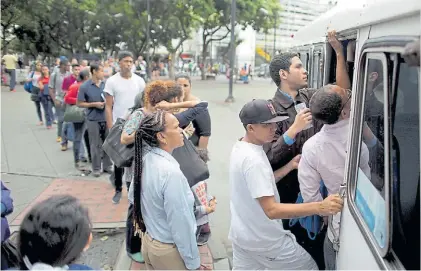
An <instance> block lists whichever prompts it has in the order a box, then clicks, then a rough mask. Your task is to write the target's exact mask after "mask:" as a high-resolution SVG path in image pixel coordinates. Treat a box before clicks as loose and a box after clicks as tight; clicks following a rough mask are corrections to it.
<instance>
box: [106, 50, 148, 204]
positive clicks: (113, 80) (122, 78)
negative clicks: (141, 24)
mask: <svg viewBox="0 0 421 271" xmlns="http://www.w3.org/2000/svg"><path fill="white" fill-rule="evenodd" d="M118 61H119V65H120V71H119V72H118V73H116V74H114V75H113V76H111V77H110V78H108V80H107V82H106V83H105V88H104V92H105V99H106V105H105V118H106V121H107V128H108V129H111V128H112V127H113V125H114V123H115V122H116V120H117V119H118V118H123V119H125V118H126V115H127V111H128V110H129V108H132V107H133V105H134V100H135V97H136V95H137V94H139V93H141V92H143V90H144V89H145V81H144V80H143V79H142V78H141V77H140V76H138V75H136V74H133V73H132V72H131V68H132V66H133V54H132V53H131V52H127V51H122V52H120V53H119V54H118ZM123 174H124V168H117V167H116V166H114V185H115V194H114V196H113V199H112V201H113V203H115V204H117V203H119V202H120V200H121V191H122V189H123Z"/></svg>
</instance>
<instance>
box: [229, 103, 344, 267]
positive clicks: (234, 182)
mask: <svg viewBox="0 0 421 271" xmlns="http://www.w3.org/2000/svg"><path fill="white" fill-rule="evenodd" d="M286 119H288V115H287V114H283V115H279V114H277V113H276V112H275V109H274V107H273V105H272V104H271V103H270V102H269V101H266V100H253V101H251V102H249V103H247V104H246V105H245V106H244V107H243V109H242V110H241V112H240V120H241V122H242V123H243V126H244V128H245V129H246V135H245V136H244V137H243V138H241V139H240V140H239V141H237V142H236V143H235V145H234V147H233V150H232V153H231V158H230V169H229V171H230V172H229V176H230V198H231V201H230V210H231V227H230V232H229V238H230V240H231V241H232V243H233V253H234V257H233V263H234V266H233V270H264V269H280V270H317V269H318V267H317V264H316V263H315V262H314V260H313V259H312V258H311V256H310V255H309V254H308V253H307V252H306V251H305V250H304V249H303V248H302V247H301V246H300V245H299V244H298V243H297V242H296V240H295V237H294V235H293V234H292V233H291V232H290V231H288V230H285V229H284V227H283V224H282V220H281V219H289V218H295V217H302V216H309V215H314V214H318V215H330V214H336V213H338V212H339V211H340V210H341V209H342V205H343V201H342V200H341V198H340V197H339V196H338V195H331V196H329V197H327V198H326V199H325V200H324V201H322V202H317V203H303V204H288V203H286V204H284V203H281V202H280V198H279V193H278V191H277V188H276V182H278V181H280V182H282V180H280V179H281V178H282V177H283V176H285V175H286V174H288V173H289V172H290V171H291V170H293V169H295V168H297V163H298V160H299V156H298V157H295V158H294V159H292V160H291V161H290V162H289V163H287V164H286V165H285V166H284V167H282V168H280V169H278V170H276V171H275V172H273V170H272V168H271V165H270V163H269V160H268V158H267V156H266V153H265V152H264V150H263V144H265V143H268V142H271V141H272V140H273V138H274V136H275V132H276V128H277V126H276V123H277V122H279V121H284V120H286Z"/></svg>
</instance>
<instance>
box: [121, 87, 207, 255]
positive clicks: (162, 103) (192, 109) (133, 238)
mask: <svg viewBox="0 0 421 271" xmlns="http://www.w3.org/2000/svg"><path fill="white" fill-rule="evenodd" d="M182 94H183V92H182V89H181V86H179V85H177V84H176V83H175V82H173V81H162V80H156V81H153V82H151V83H149V84H148V85H147V86H146V89H145V91H144V93H142V94H138V95H137V96H136V98H135V101H134V104H135V105H134V107H133V108H131V109H130V111H129V115H128V117H127V118H126V119H127V121H126V122H125V124H124V128H123V132H122V136H121V143H122V144H126V145H130V144H133V143H134V142H135V135H136V131H137V130H138V128H139V126H140V123H141V121H142V119H143V117H144V115H145V114H148V113H152V112H155V111H156V110H157V108H162V109H165V110H168V111H171V112H173V113H174V115H175V117H176V118H177V119H178V121H179V126H180V127H183V126H185V125H187V124H188V123H189V122H191V121H192V120H193V119H194V118H195V116H197V115H198V114H200V113H201V112H203V111H204V110H206V108H207V106H208V104H207V103H206V102H196V101H195V102H190V101H189V102H179V101H182V100H183V99H182ZM183 107H185V108H187V110H185V111H183V112H178V113H176V112H175V111H176V110H177V109H178V108H183ZM133 175H134V163H133V164H132V166H131V167H130V168H126V170H125V171H124V176H123V179H124V181H125V182H126V184H127V186H128V187H129V186H130V183H131V182H132V180H133ZM129 192H133V191H129ZM129 202H130V204H129V207H128V212H127V224H126V251H127V255H128V256H129V257H130V258H131V259H132V260H133V261H136V262H139V263H143V262H144V259H143V257H142V254H141V253H140V251H141V240H140V238H139V236H137V235H136V234H135V232H134V228H133V215H132V214H133V194H132V193H129ZM199 209H200V210H199ZM199 209H197V210H196V211H195V214H199V211H201V213H200V214H201V216H202V217H203V216H204V215H206V214H208V213H210V212H211V211H209V209H211V210H213V209H214V207H213V209H212V208H211V207H208V208H204V207H203V208H199Z"/></svg>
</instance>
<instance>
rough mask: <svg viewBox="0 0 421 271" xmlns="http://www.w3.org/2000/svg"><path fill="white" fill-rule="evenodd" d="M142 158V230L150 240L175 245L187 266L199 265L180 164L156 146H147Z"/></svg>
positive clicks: (189, 201) (191, 198)
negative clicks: (144, 227)
mask: <svg viewBox="0 0 421 271" xmlns="http://www.w3.org/2000/svg"><path fill="white" fill-rule="evenodd" d="M144 151H145V150H144ZM143 159H144V160H143V166H144V169H143V171H142V192H141V208H142V215H143V220H144V222H145V225H146V231H147V232H148V234H149V235H150V236H151V237H152V238H153V239H156V240H158V241H160V242H162V243H168V244H175V245H176V246H177V249H178V251H179V253H180V255H181V258H182V259H183V261H184V264H185V265H186V268H187V269H197V268H199V267H200V254H199V249H198V248H197V241H196V229H197V225H196V218H195V216H194V212H193V211H194V196H193V193H192V192H191V190H190V187H189V185H188V182H187V179H186V177H184V175H183V173H182V172H181V170H180V165H179V164H178V162H177V161H176V160H175V159H174V157H173V156H172V155H171V154H170V153H168V152H166V151H164V150H162V149H160V148H151V149H150V151H148V152H147V153H146V154H145V155H144V158H143ZM158 169H159V170H158ZM130 194H131V195H133V186H132V185H131V186H130V192H129V197H130Z"/></svg>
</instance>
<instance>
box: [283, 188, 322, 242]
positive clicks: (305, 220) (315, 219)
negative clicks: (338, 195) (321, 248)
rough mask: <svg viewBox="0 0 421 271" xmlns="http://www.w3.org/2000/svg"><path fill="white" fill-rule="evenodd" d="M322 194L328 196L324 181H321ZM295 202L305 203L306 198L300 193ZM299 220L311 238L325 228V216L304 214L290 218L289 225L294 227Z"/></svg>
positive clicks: (314, 237)
mask: <svg viewBox="0 0 421 271" xmlns="http://www.w3.org/2000/svg"><path fill="white" fill-rule="evenodd" d="M320 194H321V195H322V197H323V198H324V199H325V198H326V197H327V196H328V191H327V188H326V186H325V184H324V183H323V181H320ZM295 203H298V204H299V203H304V199H303V197H302V196H301V193H298V197H297V201H296V202H295ZM297 222H299V223H300V225H301V227H302V228H304V229H305V230H306V231H307V236H308V238H309V239H310V240H314V239H316V237H317V235H318V234H319V233H320V231H321V230H322V229H323V226H324V225H323V218H322V217H321V216H319V215H311V216H304V217H300V218H292V219H290V220H289V226H290V227H293V226H294V225H295V224H297Z"/></svg>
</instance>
